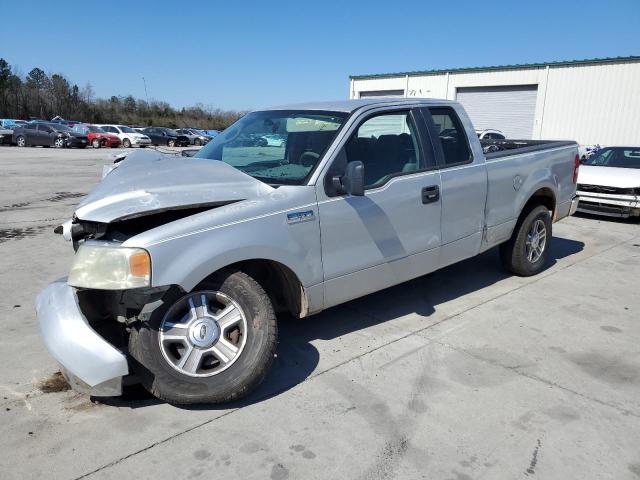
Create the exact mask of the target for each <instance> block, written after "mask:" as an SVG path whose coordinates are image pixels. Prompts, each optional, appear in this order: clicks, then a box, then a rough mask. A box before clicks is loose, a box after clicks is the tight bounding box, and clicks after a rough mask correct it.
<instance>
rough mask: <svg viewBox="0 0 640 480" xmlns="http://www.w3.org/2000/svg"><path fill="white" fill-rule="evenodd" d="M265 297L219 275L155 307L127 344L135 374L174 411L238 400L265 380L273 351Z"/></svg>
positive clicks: (273, 330)
mask: <svg viewBox="0 0 640 480" xmlns="http://www.w3.org/2000/svg"><path fill="white" fill-rule="evenodd" d="M276 338H277V325H276V318H275V314H274V311H273V307H272V305H271V302H270V301H269V297H268V296H267V294H266V293H265V291H264V290H263V289H262V287H261V286H260V285H259V284H258V283H257V282H256V281H255V280H254V279H253V278H251V277H250V276H248V275H246V274H245V273H243V272H240V271H236V270H233V271H223V272H220V273H218V274H217V275H216V276H215V277H214V278H213V279H212V280H211V281H209V282H206V283H203V284H201V285H199V286H197V287H196V288H195V289H194V290H193V291H191V292H190V293H188V294H186V295H184V296H182V297H180V298H178V299H177V300H173V301H170V302H167V304H165V305H163V306H161V307H159V308H158V309H157V310H156V311H154V313H153V314H152V316H151V319H150V320H149V321H148V322H142V323H140V324H138V325H137V328H134V329H133V330H132V332H131V335H130V337H129V352H130V354H131V356H132V357H133V359H134V362H133V368H134V370H135V373H136V374H137V375H138V377H139V378H140V379H141V381H142V384H143V385H144V386H145V388H147V390H149V391H150V392H151V393H152V394H153V395H155V396H156V397H158V398H160V399H163V400H166V401H168V402H170V403H174V404H187V403H220V402H226V401H231V400H235V399H238V398H241V397H243V396H245V395H246V394H248V393H249V392H250V391H251V390H253V389H254V388H255V387H256V386H258V385H259V384H260V383H261V382H262V380H263V379H264V377H265V375H266V373H267V371H268V370H269V367H270V366H271V363H272V361H273V356H274V353H275V348H276Z"/></svg>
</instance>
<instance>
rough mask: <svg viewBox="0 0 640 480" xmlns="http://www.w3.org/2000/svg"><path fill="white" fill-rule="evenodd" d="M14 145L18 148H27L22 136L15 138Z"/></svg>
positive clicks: (25, 140)
mask: <svg viewBox="0 0 640 480" xmlns="http://www.w3.org/2000/svg"><path fill="white" fill-rule="evenodd" d="M16 145H18V146H19V147H26V146H27V139H26V138H25V137H24V135H18V138H16Z"/></svg>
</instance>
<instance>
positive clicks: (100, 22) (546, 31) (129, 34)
mask: <svg viewBox="0 0 640 480" xmlns="http://www.w3.org/2000/svg"><path fill="white" fill-rule="evenodd" d="M28 4H29V6H30V8H24V5H26V4H24V5H23V4H22V3H21V2H16V0H0V12H2V16H3V17H4V18H3V20H2V22H0V58H4V59H5V60H7V61H8V62H9V63H10V64H11V65H13V66H15V67H17V69H18V71H19V72H20V73H21V74H22V75H26V74H27V73H28V72H29V70H31V69H32V68H33V67H39V68H42V69H43V70H44V71H45V72H47V73H49V74H52V73H62V74H64V75H65V76H66V77H67V78H68V79H69V80H70V81H72V82H73V83H76V84H78V85H79V86H80V87H83V86H84V85H85V84H86V83H87V82H90V83H91V85H92V87H93V90H94V92H95V95H96V96H98V97H104V98H108V97H110V96H111V95H129V94H131V95H133V96H134V97H137V98H142V99H144V98H145V90H144V84H143V80H142V78H143V77H144V78H145V80H146V84H147V93H148V98H149V99H157V100H162V101H166V102H169V103H170V104H171V105H173V106H175V107H184V106H190V105H195V104H196V103H202V104H204V105H211V106H213V107H219V108H222V109H233V110H248V109H254V108H260V107H264V106H268V105H280V104H285V103H295V102H303V101H309V100H332V99H343V98H348V95H349V75H359V74H370V73H388V72H398V71H412V70H426V69H440V68H456V67H473V66H488V65H504V64H514V63H530V62H546V61H554V60H568V59H584V58H594V57H615V56H628V55H640V34H638V25H640V0H601V1H595V0H580V1H577V0H575V1H574V0H555V1H547V0H531V1H518V0H511V1H490V0H485V1H482V2H480V1H467V0H455V1H442V0H441V1H439V2H435V1H429V0H418V1H413V0H404V1H400V2H398V1H384V2H383V1H377V0H370V1H359V0H358V1H350V0H342V1H333V0H322V1H303V0H300V1H297V2H284V1H277V0H270V1H256V2H253V1H242V0H241V1H237V0H236V1H226V2H222V1H208V2H207V1H197V0H190V1H188V2H175V1H172V2H164V1H158V0H156V1H146V0H139V1H135V2H129V1H127V2H125V1H120V0H111V1H110V2H93V1H86V0H84V1H75V0H65V1H64V2H62V3H61V2H57V1H50V0H33V1H31V2H28ZM5 14H7V15H6V16H5ZM9 18H10V19H11V20H10V21H7V20H8V19H9Z"/></svg>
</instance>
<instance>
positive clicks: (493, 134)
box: [476, 128, 507, 140]
mask: <svg viewBox="0 0 640 480" xmlns="http://www.w3.org/2000/svg"><path fill="white" fill-rule="evenodd" d="M476 135H478V139H479V140H484V139H487V140H504V139H505V138H507V137H505V136H504V133H502V132H501V131H500V130H493V129H490V128H488V129H486V130H476Z"/></svg>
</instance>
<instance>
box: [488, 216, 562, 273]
mask: <svg viewBox="0 0 640 480" xmlns="http://www.w3.org/2000/svg"><path fill="white" fill-rule="evenodd" d="M551 236H552V226H551V215H550V214H549V209H548V208H547V207H545V206H543V205H538V206H535V207H533V208H531V209H530V210H529V211H528V213H526V214H525V215H523V216H522V217H521V219H520V220H519V221H518V223H517V224H516V228H515V230H514V232H513V235H512V236H511V239H510V240H509V241H508V242H506V243H504V244H502V245H500V258H501V259H502V264H503V265H504V267H505V268H506V269H507V270H509V271H510V272H512V273H515V274H516V275H520V276H523V277H528V276H531V275H535V274H537V273H540V272H541V271H542V269H543V268H544V266H545V264H546V263H547V255H548V252H549V244H550V242H551Z"/></svg>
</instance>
